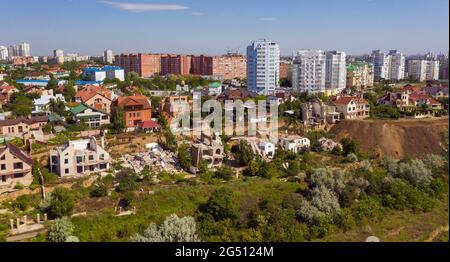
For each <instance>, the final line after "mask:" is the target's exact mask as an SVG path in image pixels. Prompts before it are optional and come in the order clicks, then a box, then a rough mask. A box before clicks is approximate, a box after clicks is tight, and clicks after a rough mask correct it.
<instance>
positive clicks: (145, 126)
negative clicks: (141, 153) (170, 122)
mask: <svg viewBox="0 0 450 262" xmlns="http://www.w3.org/2000/svg"><path fill="white" fill-rule="evenodd" d="M139 128H140V129H141V130H142V131H144V132H145V133H153V132H156V131H158V130H159V129H160V128H161V126H160V125H159V123H158V122H156V121H154V120H148V121H144V122H142V124H141V125H140V126H139Z"/></svg>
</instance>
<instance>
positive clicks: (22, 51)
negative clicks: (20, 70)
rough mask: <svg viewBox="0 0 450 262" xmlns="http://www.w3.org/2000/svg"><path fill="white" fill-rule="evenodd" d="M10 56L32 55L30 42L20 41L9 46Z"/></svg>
mask: <svg viewBox="0 0 450 262" xmlns="http://www.w3.org/2000/svg"><path fill="white" fill-rule="evenodd" d="M8 51H9V56H10V57H12V56H31V51H30V44H28V43H25V42H23V43H20V44H18V45H12V46H10V47H9V50H8Z"/></svg>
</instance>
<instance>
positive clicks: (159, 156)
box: [120, 143, 181, 173]
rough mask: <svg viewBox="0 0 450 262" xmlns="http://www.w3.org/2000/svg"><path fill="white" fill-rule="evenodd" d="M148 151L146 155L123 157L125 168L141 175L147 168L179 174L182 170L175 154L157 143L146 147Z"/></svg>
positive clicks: (121, 159)
mask: <svg viewBox="0 0 450 262" xmlns="http://www.w3.org/2000/svg"><path fill="white" fill-rule="evenodd" d="M146 148H147V149H148V151H147V152H145V153H139V154H134V155H123V156H122V157H121V158H120V161H121V162H122V167H123V168H131V169H133V170H134V171H135V172H136V173H140V172H141V171H142V170H143V169H144V168H145V167H146V166H148V167H151V169H152V170H154V171H156V172H160V171H163V170H164V171H168V172H177V171H179V170H181V168H180V165H179V164H178V160H177V158H176V156H175V154H174V153H172V152H170V151H165V150H163V149H162V147H161V146H160V145H158V144H156V143H152V144H148V145H146Z"/></svg>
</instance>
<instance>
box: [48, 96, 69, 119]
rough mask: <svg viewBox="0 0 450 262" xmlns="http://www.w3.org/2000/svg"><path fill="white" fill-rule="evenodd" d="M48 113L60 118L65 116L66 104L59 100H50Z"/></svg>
mask: <svg viewBox="0 0 450 262" xmlns="http://www.w3.org/2000/svg"><path fill="white" fill-rule="evenodd" d="M49 107H50V111H51V112H53V113H56V114H58V115H60V116H63V115H65V114H66V103H64V101H62V100H60V99H57V100H55V99H52V100H50V105H49Z"/></svg>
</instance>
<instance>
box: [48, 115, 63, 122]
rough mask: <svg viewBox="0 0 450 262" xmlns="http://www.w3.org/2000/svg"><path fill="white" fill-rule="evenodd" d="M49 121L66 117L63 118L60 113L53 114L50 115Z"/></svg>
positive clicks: (61, 119)
mask: <svg viewBox="0 0 450 262" xmlns="http://www.w3.org/2000/svg"><path fill="white" fill-rule="evenodd" d="M48 121H49V122H56V121H64V118H62V117H61V116H60V115H58V114H51V115H49V116H48Z"/></svg>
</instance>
